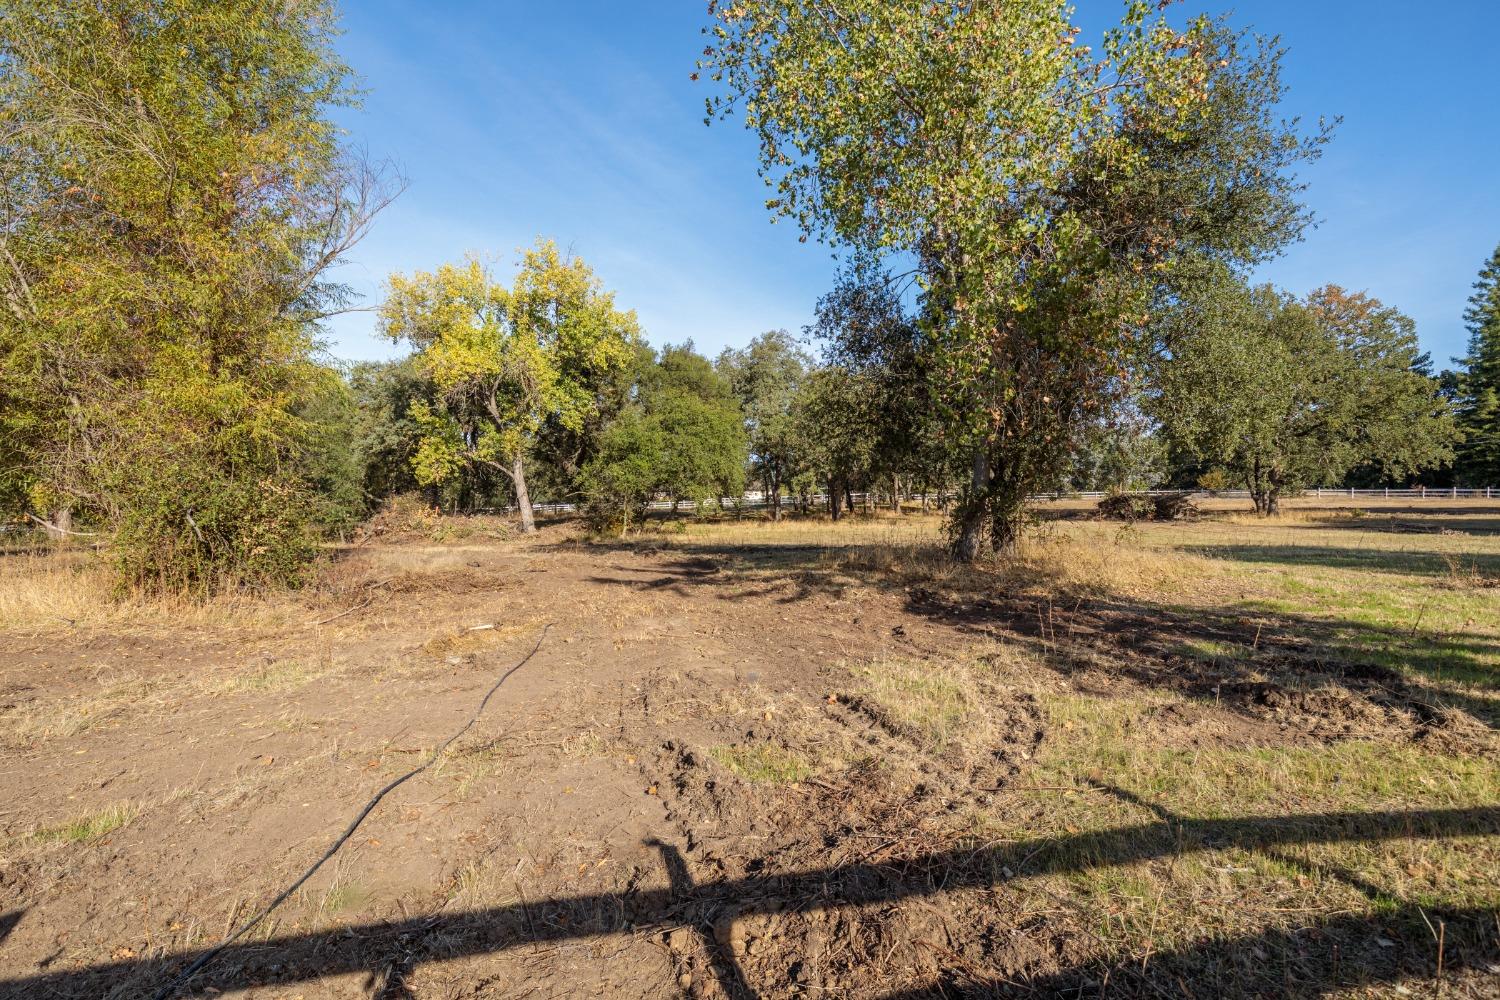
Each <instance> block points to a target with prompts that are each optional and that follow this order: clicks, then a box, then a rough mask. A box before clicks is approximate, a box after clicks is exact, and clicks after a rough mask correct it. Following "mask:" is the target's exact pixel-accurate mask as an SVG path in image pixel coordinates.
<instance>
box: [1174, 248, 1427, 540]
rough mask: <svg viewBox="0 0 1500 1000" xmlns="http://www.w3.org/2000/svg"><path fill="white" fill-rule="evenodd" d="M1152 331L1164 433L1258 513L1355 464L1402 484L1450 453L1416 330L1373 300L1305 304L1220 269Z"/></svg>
mask: <svg viewBox="0 0 1500 1000" xmlns="http://www.w3.org/2000/svg"><path fill="white" fill-rule="evenodd" d="M1158 325H1159V331H1160V334H1161V338H1162V345H1163V355H1162V358H1161V361H1160V363H1159V364H1160V367H1159V370H1158V372H1157V377H1156V379H1155V381H1156V386H1157V387H1156V394H1155V396H1154V398H1153V400H1152V406H1151V410H1152V414H1153V416H1155V417H1156V419H1157V420H1159V421H1160V423H1161V427H1162V433H1163V435H1164V436H1165V437H1166V438H1167V439H1168V440H1169V441H1170V442H1171V443H1172V445H1173V446H1174V447H1175V449H1176V450H1177V452H1178V453H1179V454H1180V455H1184V456H1186V457H1188V458H1190V459H1193V460H1198V461H1203V462H1205V463H1207V464H1209V465H1211V466H1214V467H1218V468H1222V469H1224V470H1226V471H1227V472H1229V473H1230V474H1231V475H1232V476H1233V477H1234V478H1237V479H1238V480H1239V481H1240V482H1242V483H1244V485H1245V487H1246V488H1247V489H1248V490H1249V492H1250V495H1251V499H1252V500H1253V502H1254V504H1255V509H1256V510H1257V511H1258V512H1260V513H1262V514H1266V515H1273V514H1276V513H1278V512H1279V506H1280V501H1281V497H1282V496H1283V495H1284V494H1286V493H1288V492H1290V491H1294V490H1298V489H1301V488H1303V487H1306V486H1313V485H1320V484H1324V485H1326V484H1331V483H1336V482H1338V481H1339V480H1340V479H1341V478H1342V477H1343V476H1344V475H1345V474H1346V473H1347V472H1348V471H1349V470H1350V469H1352V468H1354V467H1355V466H1356V465H1358V464H1360V463H1370V464H1372V465H1374V466H1376V467H1377V468H1378V469H1380V471H1381V473H1382V474H1383V475H1385V476H1387V477H1390V478H1394V479H1400V478H1403V477H1406V476H1409V475H1411V474H1413V473H1415V472H1417V471H1418V470H1420V469H1422V468H1427V467H1431V466H1433V465H1437V464H1439V463H1441V462H1442V461H1444V460H1446V459H1447V458H1448V457H1450V456H1451V455H1452V450H1451V446H1452V442H1453V438H1454V428H1453V421H1452V417H1451V415H1450V413H1449V412H1448V407H1447V404H1446V402H1445V401H1444V400H1443V399H1442V398H1441V395H1440V394H1439V392H1438V385H1437V382H1436V380H1435V379H1433V378H1432V377H1431V374H1430V372H1429V371H1428V370H1427V359H1426V357H1425V356H1424V355H1423V354H1421V352H1420V349H1419V348H1418V346H1417V338H1416V333H1415V329H1414V326H1413V324H1412V322H1411V320H1410V319H1408V318H1407V317H1406V316H1403V315H1402V314H1401V313H1399V312H1397V311H1396V310H1395V309H1392V308H1389V307H1387V306H1384V305H1382V304H1381V303H1380V302H1379V301H1378V300H1375V299H1372V298H1370V297H1368V296H1366V295H1362V294H1350V293H1348V292H1345V291H1343V290H1342V289H1339V288H1336V287H1331V286H1330V287H1328V288H1324V289H1320V290H1319V291H1316V292H1314V293H1312V294H1311V295H1309V296H1308V297H1307V298H1306V299H1304V300H1300V301H1299V300H1297V299H1294V298H1292V297H1291V296H1289V295H1286V294H1285V293H1282V292H1278V291H1276V290H1275V289H1273V288H1271V287H1270V286H1259V287H1254V288H1252V287H1249V286H1247V285H1245V284H1244V283H1243V282H1242V281H1240V280H1239V279H1237V278H1235V277H1234V276H1232V275H1229V274H1227V273H1224V272H1222V271H1221V272H1218V273H1215V274H1211V275H1206V276H1204V277H1202V278H1200V279H1199V280H1197V281H1195V282H1193V283H1192V284H1191V285H1190V286H1189V287H1185V288H1184V289H1183V290H1182V293H1181V294H1180V296H1179V297H1178V299H1177V301H1176V302H1175V303H1173V304H1172V305H1171V306H1170V307H1168V308H1165V309H1163V310H1162V312H1161V314H1160V316H1159V320H1158Z"/></svg>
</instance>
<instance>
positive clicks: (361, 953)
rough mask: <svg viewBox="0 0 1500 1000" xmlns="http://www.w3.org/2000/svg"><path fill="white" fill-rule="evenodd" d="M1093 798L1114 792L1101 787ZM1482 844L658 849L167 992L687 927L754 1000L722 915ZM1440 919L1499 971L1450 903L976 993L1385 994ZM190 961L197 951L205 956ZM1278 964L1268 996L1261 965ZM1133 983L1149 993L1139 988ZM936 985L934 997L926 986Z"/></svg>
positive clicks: (66, 985) (1164, 834) (1155, 841)
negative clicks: (1271, 858) (623, 880)
mask: <svg viewBox="0 0 1500 1000" xmlns="http://www.w3.org/2000/svg"><path fill="white" fill-rule="evenodd" d="M1101 790H1102V791H1112V792H1113V791H1115V790H1113V789H1101ZM1497 833H1500V807H1488V806H1486V807H1474V808H1462V809H1426V810H1412V811H1404V812H1401V811H1386V812H1366V813H1358V812H1347V813H1315V814H1303V815H1293V816H1275V817H1239V818H1230V819H1204V820H1199V819H1191V818H1182V817H1176V816H1172V815H1170V814H1166V815H1160V816H1159V818H1158V819H1156V821H1154V822H1149V823H1142V824H1138V825H1134V826H1128V827H1120V828H1114V829H1110V830H1104V831H1094V832H1088V833H1079V834H1073V835H1061V836H1056V837H1053V836H1047V837H1038V838H1036V839H1034V840H1025V841H1020V842H1016V843H1009V844H1005V845H1002V846H996V847H990V848H982V849H973V848H969V847H963V848H955V849H952V850H946V851H938V852H932V853H928V854H923V855H919V856H915V857H908V858H905V859H902V860H884V861H881V862H879V863H874V862H864V863H854V864H846V865H840V866H836V867H831V868H817V869H813V870H806V871H798V872H796V873H794V874H780V875H768V876H765V877H756V876H752V877H748V878H742V879H725V880H719V881H706V882H701V883H696V884H695V883H694V882H693V881H692V879H691V877H690V876H689V874H688V870H687V866H686V865H685V864H684V863H683V860H682V858H681V856H680V855H679V854H678V853H677V851H676V849H675V848H672V847H671V846H670V845H666V844H660V843H657V844H654V845H653V846H655V847H657V849H658V850H660V851H661V853H662V861H663V864H664V866H665V868H666V872H667V876H668V879H667V880H668V883H669V888H667V889H657V890H631V891H624V892H618V893H598V894H592V895H579V896H569V897H558V898H551V899H541V900H534V901H525V900H523V901H521V902H518V903H515V904H512V905H507V906H497V907H492V908H488V909H482V910H475V911H471V912H468V913H457V914H449V913H435V914H431V915H425V916H420V917H413V918H410V919H404V920H387V921H379V922H373V923H365V924H355V925H349V926H342V927H337V928H332V929H329V930H325V931H315V932H303V933H294V934H281V935H276V936H272V937H268V938H265V939H263V940H253V941H245V942H240V943H236V944H233V945H231V946H229V947H228V948H226V949H225V950H224V951H223V953H221V954H220V955H219V956H218V957H217V958H216V960H215V961H214V963H213V964H212V965H210V966H209V967H208V968H207V969H206V970H204V971H203V972H202V973H201V974H200V975H199V976H198V977H197V978H196V979H195V980H194V981H193V982H192V983H190V984H184V989H183V992H185V993H195V994H199V995H202V994H203V993H204V991H208V990H212V991H219V992H222V991H225V990H238V989H252V988H262V987H285V986H290V985H292V984H295V983H304V982H308V981H311V980H315V979H318V978H322V977H328V976H337V975H348V974H361V973H363V974H365V975H366V976H367V979H366V980H365V984H364V985H365V988H366V989H369V990H371V991H373V992H374V993H375V995H379V996H385V997H392V998H394V997H404V996H410V995H411V992H410V989H409V987H407V985H406V980H407V979H408V978H409V976H410V975H411V972H412V970H413V969H415V968H416V967H417V966H418V965H420V964H422V963H424V962H429V961H446V960H451V959H454V958H458V957H461V956H467V955H480V954H488V953H498V952H503V951H506V950H509V949H513V948H518V947H523V946H526V945H532V944H545V943H558V942H564V941H581V940H589V939H594V938H598V937H601V936H604V935H609V934H622V933H641V932H653V933H657V932H668V931H671V930H675V929H678V928H686V929H689V930H691V931H695V932H697V933H699V934H700V935H702V936H704V937H705V941H707V942H708V944H707V947H708V948H709V954H710V958H711V964H712V967H713V969H714V972H715V975H716V977H717V978H718V979H719V982H720V985H721V986H722V987H723V988H724V990H725V991H726V992H727V993H728V994H729V995H730V996H731V997H734V998H736V1000H739V998H747V997H754V996H755V995H756V993H755V990H754V984H753V983H752V982H751V981H750V978H749V977H748V976H747V975H746V973H745V971H744V969H743V968H742V967H741V966H740V965H739V964H738V963H737V962H736V960H735V956H734V954H733V953H731V952H730V951H729V950H728V949H727V948H724V947H723V946H722V945H723V942H717V943H715V942H714V941H710V940H709V939H710V938H712V937H713V932H712V929H713V928H714V927H715V925H716V923H717V922H718V921H719V919H720V918H721V917H722V916H723V915H724V914H726V913H734V914H738V915H743V914H755V913H773V912H775V913H780V912H785V911H792V912H811V911H815V910H826V909H830V908H844V907H856V906H870V905H872V904H883V903H895V902H899V901H902V900H907V899H922V898H932V897H937V896H941V895H943V894H945V893H949V892H951V891H954V890H958V889H965V888H977V887H982V888H991V889H993V890H994V891H995V892H997V893H999V892H1003V889H1004V887H1005V886H1006V885H1009V884H1013V883H1017V882H1023V881H1025V880H1027V879H1032V878H1035V877H1038V876H1042V875H1049V874H1059V873H1068V872H1078V871H1084V870H1088V869H1093V868H1098V867H1103V866H1109V865H1125V864H1131V863H1134V862H1140V861H1145V860H1150V859H1155V858H1163V857H1175V856H1180V855H1182V854H1184V853H1186V852H1191V851H1197V850H1217V849H1223V848H1226V847H1238V848H1242V849H1245V850H1261V851H1269V850H1273V849H1276V848H1281V847H1289V846H1294V845H1302V844H1332V843H1379V842H1382V841H1390V840H1397V839H1416V838H1436V837H1451V836H1472V835H1475V834H1490V835H1492V834H1497ZM1439 921H1440V922H1442V923H1443V925H1444V927H1445V931H1444V934H1445V936H1444V942H1445V955H1444V962H1445V965H1446V967H1447V968H1448V969H1449V970H1461V969H1465V968H1484V967H1486V966H1487V965H1488V964H1491V963H1494V962H1496V961H1497V960H1500V942H1497V941H1496V940H1495V937H1494V933H1495V927H1494V924H1493V921H1494V912H1493V911H1492V910H1489V909H1481V908H1467V907H1443V906H1424V907H1421V908H1420V909H1419V908H1418V907H1416V906H1414V905H1397V906H1394V907H1390V906H1386V907H1384V908H1373V909H1372V912H1371V913H1369V914H1366V915H1342V916H1338V917H1336V918H1333V919H1330V920H1328V921H1325V922H1322V923H1318V924H1314V925H1313V926H1311V927H1308V928H1304V929H1301V930H1295V931H1291V930H1285V929H1280V928H1277V929H1271V930H1267V931H1265V932H1263V933H1258V934H1253V935H1247V936H1243V937H1237V938H1228V939H1224V940H1211V941H1204V942H1201V943H1199V944H1197V945H1194V946H1192V947H1188V948H1184V949H1181V950H1180V951H1177V952H1168V953H1165V954H1163V955H1159V956H1156V957H1155V958H1154V959H1153V960H1152V961H1153V963H1154V965H1151V966H1146V964H1145V963H1142V968H1141V969H1140V970H1139V971H1138V972H1137V971H1133V970H1131V968H1130V966H1131V965H1133V964H1134V961H1133V960H1127V959H1125V958H1124V957H1122V956H1111V955H1108V954H1099V955H1096V956H1094V957H1092V958H1090V959H1089V960H1088V961H1086V962H1082V963H1079V964H1077V965H1075V966H1071V967H1067V968H1062V969H1053V970H1051V971H1048V972H1046V973H1045V974H1043V976H1042V978H1039V979H1033V980H1032V981H1031V982H1029V983H998V984H985V988H986V989H991V988H993V989H994V990H998V991H1000V992H1002V993H1007V992H1015V991H1019V992H1021V993H1024V994H1040V995H1056V991H1057V990H1060V989H1064V988H1071V987H1072V986H1073V984H1083V983H1088V982H1093V981H1097V977H1098V975H1099V974H1100V972H1101V970H1108V969H1116V970H1122V971H1120V972H1119V984H1120V985H1121V986H1122V987H1124V986H1128V985H1129V984H1130V983H1132V982H1137V983H1138V984H1140V986H1141V989H1140V991H1139V992H1140V993H1141V994H1142V995H1146V994H1149V993H1154V992H1156V991H1158V990H1160V989H1162V988H1166V989H1169V990H1170V991H1172V992H1176V985H1177V984H1178V983H1179V982H1180V981H1181V979H1182V978H1188V979H1189V980H1190V981H1192V982H1194V983H1195V985H1199V986H1200V989H1199V990H1198V992H1196V993H1193V992H1192V991H1190V995H1203V996H1209V995H1212V996H1234V995H1254V994H1256V993H1260V992H1264V990H1265V989H1267V988H1268V986H1269V987H1270V988H1274V987H1275V985H1276V983H1278V982H1280V981H1281V980H1280V977H1281V976H1282V975H1283V974H1284V975H1285V976H1288V977H1292V978H1294V979H1295V981H1296V983H1297V984H1298V988H1299V989H1300V990H1301V991H1302V992H1304V993H1305V994H1306V995H1318V994H1321V993H1323V992H1327V991H1329V990H1332V989H1335V988H1338V987H1342V986H1345V985H1347V984H1348V983H1349V982H1350V981H1351V980H1352V981H1354V982H1359V983H1364V984H1370V983H1395V982H1399V981H1401V980H1403V979H1407V978H1412V977H1430V976H1431V975H1433V974H1434V972H1435V970H1436V967H1437V953H1436V950H1435V948H1433V947H1432V945H1431V943H1430V938H1429V937H1428V933H1429V932H1428V930H1427V925H1428V924H1429V923H1431V924H1432V926H1436V922H1439ZM205 950H206V949H205ZM200 954H202V951H200V950H191V951H181V952H175V953H170V954H166V955H163V956H161V957H158V958H149V959H148V958H130V959H121V960H117V961H111V962H103V963H99V964H95V965H90V966H85V967H82V968H72V969H65V970H57V971H47V970H45V969H44V970H41V971H38V972H36V973H34V974H32V975H28V976H23V977H19V978H14V979H10V980H4V981H0V996H3V997H14V998H18V1000H19V998H22V997H28V998H29V997H37V996H66V997H81V996H91V997H98V996H107V997H127V996H130V997H134V996H149V995H152V994H154V993H155V991H156V990H158V989H160V988H161V987H163V986H165V985H166V984H167V983H169V982H171V981H172V977H173V976H175V975H177V974H178V973H179V972H180V971H181V970H182V969H183V968H185V967H186V966H187V965H188V964H189V963H190V962H192V961H193V960H194V959H195V958H197V957H198V956H199V955H200ZM1267 955H1270V956H1277V960H1278V961H1280V962H1282V963H1283V965H1281V966H1278V967H1277V968H1276V969H1275V970H1273V971H1274V972H1275V973H1276V976H1277V978H1276V979H1274V980H1272V981H1270V982H1269V983H1268V981H1267V979H1266V976H1265V973H1266V956H1267ZM976 985H978V984H976V983H975V982H973V981H972V980H971V981H970V982H969V983H967V984H959V983H956V982H955V983H953V984H947V983H942V982H940V983H938V984H935V985H933V986H932V987H931V989H923V990H919V991H916V992H907V993H897V994H894V996H898V997H911V998H916V997H929V996H932V997H936V996H944V995H964V993H965V990H967V989H969V988H970V987H971V986H976ZM1148 987H1149V988H1148ZM945 989H946V990H947V992H946V993H944V992H943V991H944V990H945Z"/></svg>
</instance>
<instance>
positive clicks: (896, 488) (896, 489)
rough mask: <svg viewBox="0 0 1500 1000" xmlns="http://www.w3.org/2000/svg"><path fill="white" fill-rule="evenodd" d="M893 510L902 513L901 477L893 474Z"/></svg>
mask: <svg viewBox="0 0 1500 1000" xmlns="http://www.w3.org/2000/svg"><path fill="white" fill-rule="evenodd" d="M891 510H892V511H894V512H895V513H897V514H899V513H901V477H900V476H898V475H896V474H895V473H892V474H891Z"/></svg>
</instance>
